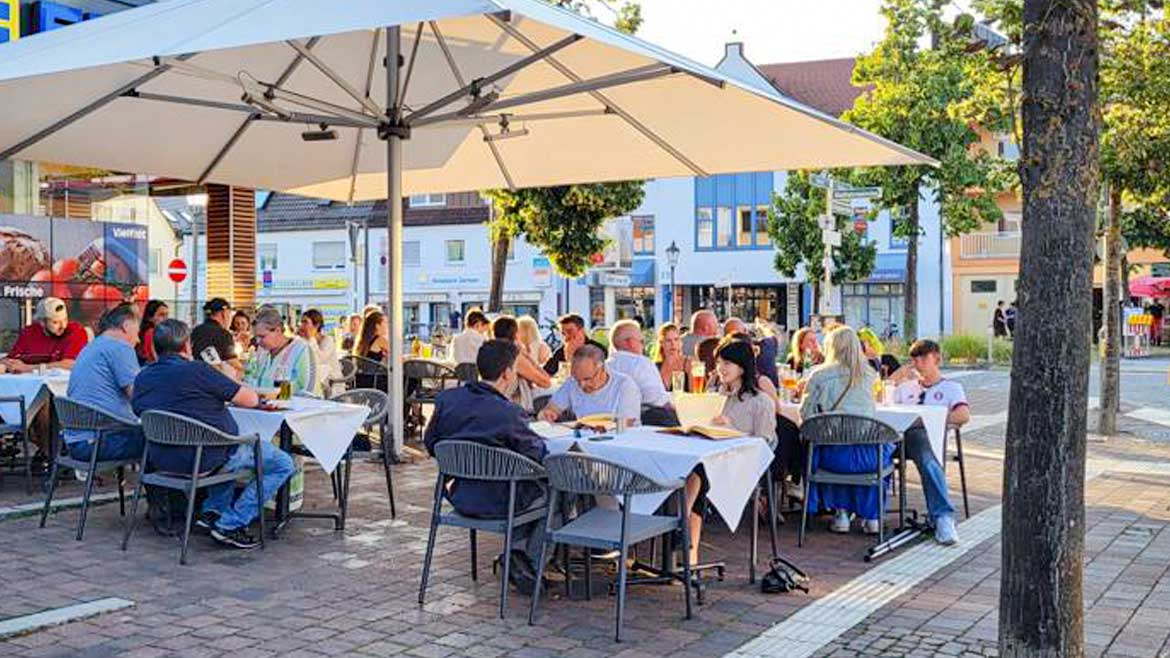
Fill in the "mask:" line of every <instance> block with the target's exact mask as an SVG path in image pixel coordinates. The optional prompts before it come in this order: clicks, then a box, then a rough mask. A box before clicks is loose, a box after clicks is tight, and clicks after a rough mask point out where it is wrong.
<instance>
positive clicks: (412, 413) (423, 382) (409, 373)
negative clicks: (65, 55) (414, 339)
mask: <svg viewBox="0 0 1170 658" xmlns="http://www.w3.org/2000/svg"><path fill="white" fill-rule="evenodd" d="M402 374H403V377H405V380H404V383H403V387H404V391H405V393H406V430H405V431H406V435H407V436H414V435H416V434H419V435H421V434H422V428H423V425H424V416H423V412H422V406H423V405H425V404H434V403H435V398H437V397H438V396H439V393H442V392H443V391H445V390H446V389H448V388H450V387H451V386H453V385H455V384H457V383H459V381H460V380H459V377H458V376H457V375H456V374H455V371H454V370H453V369H452V368H450V367H449V366H445V365H443V364H441V363H436V362H434V361H428V360H426V359H407V360H405V361H403V362H402Z"/></svg>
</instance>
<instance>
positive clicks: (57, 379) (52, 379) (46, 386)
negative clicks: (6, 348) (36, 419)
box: [0, 368, 69, 422]
mask: <svg viewBox="0 0 1170 658" xmlns="http://www.w3.org/2000/svg"><path fill="white" fill-rule="evenodd" d="M68 390H69V371H68V370H65V369H64V368H45V369H38V370H34V371H33V372H27V373H3V374H0V398H21V399H23V400H24V406H25V412H26V414H27V413H28V411H30V409H31V407H32V406H33V403H34V402H36V401H37V400H38V398H40V399H45V396H46V395H48V394H52V395H65V393H66V391H68ZM0 416H2V417H3V418H4V419H5V420H6V421H7V422H13V421H14V419H16V418H19V417H20V406H19V403H17V402H4V403H0ZM26 422H27V420H26Z"/></svg>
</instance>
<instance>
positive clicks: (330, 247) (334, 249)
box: [313, 240, 345, 270]
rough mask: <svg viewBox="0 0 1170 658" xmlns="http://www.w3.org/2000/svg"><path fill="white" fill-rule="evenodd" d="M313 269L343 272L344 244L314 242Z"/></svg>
mask: <svg viewBox="0 0 1170 658" xmlns="http://www.w3.org/2000/svg"><path fill="white" fill-rule="evenodd" d="M313 269H315V270H344V269H345V243H344V242H342V241H340V240H339V241H329V242H314V243H313Z"/></svg>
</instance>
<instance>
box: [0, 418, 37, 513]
mask: <svg viewBox="0 0 1170 658" xmlns="http://www.w3.org/2000/svg"><path fill="white" fill-rule="evenodd" d="M0 404H15V405H17V406H18V407H19V408H20V413H19V416H20V417H19V418H15V419H13V420H14V421H15V422H4V423H0V437H8V438H11V439H14V440H18V441H20V448H21V454H22V455H23V456H24V491H25V493H29V494H30V493H32V482H33V473H32V457H33V456H32V443H31V442H30V441H29V438H28V433H29V427H28V424H29V420H30V419H31V418H33V417H34V416H35V415H36V413H35V412H33V413H29V411H30V410H29V409H28V407H27V405H26V404H25V401H24V398H23V397H21V396H19V395H5V396H0ZM11 464H12V465H13V466H15V464H16V458H15V457H13V458H12V462H11ZM2 481H3V480H0V482H2Z"/></svg>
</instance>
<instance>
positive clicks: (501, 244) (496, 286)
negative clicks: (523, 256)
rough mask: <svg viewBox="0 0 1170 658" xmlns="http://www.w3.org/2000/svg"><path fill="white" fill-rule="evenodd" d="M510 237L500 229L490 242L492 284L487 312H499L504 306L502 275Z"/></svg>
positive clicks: (504, 272)
mask: <svg viewBox="0 0 1170 658" xmlns="http://www.w3.org/2000/svg"><path fill="white" fill-rule="evenodd" d="M511 244H512V238H511V237H509V236H508V235H507V234H505V233H504V232H503V231H500V234H499V235H498V236H496V241H495V242H493V243H492V285H491V288H490V292H489V293H488V307H487V310H488V313H499V312H500V311H501V310H503V308H504V275H505V274H507V271H508V247H509V246H510V245H511Z"/></svg>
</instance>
